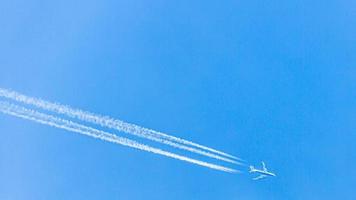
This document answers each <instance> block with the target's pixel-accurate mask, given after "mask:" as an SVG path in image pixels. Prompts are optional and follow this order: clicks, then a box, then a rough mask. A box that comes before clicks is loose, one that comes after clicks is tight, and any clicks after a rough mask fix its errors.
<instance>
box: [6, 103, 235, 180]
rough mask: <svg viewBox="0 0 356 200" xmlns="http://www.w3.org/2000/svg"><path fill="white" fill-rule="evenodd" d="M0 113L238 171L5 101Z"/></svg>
mask: <svg viewBox="0 0 356 200" xmlns="http://www.w3.org/2000/svg"><path fill="white" fill-rule="evenodd" d="M0 112H3V113H5V114H9V115H12V116H16V117H19V118H23V119H27V120H31V121H34V122H38V123H41V124H45V125H48V126H52V127H56V128H60V129H64V130H67V131H71V132H76V133H79V134H83V135H86V136H90V137H93V138H97V139H101V140H104V141H108V142H113V143H116V144H121V145H124V146H128V147H131V148H135V149H139V150H142V151H147V152H151V153H155V154H160V155H163V156H167V157H170V158H174V159H178V160H181V161H186V162H189V163H193V164H196V165H200V166H203V167H208V168H211V169H215V170H219V171H223V172H228V173H238V172H239V171H238V170H235V169H231V168H228V167H224V166H220V165H215V164H212V163H208V162H204V161H200V160H196V159H193V158H189V157H186V156H182V155H178V154H175V153H171V152H167V151H164V150H161V149H158V148H154V147H150V146H147V145H144V144H141V143H138V142H136V141H133V140H130V139H127V138H123V137H119V136H116V135H114V134H111V133H108V132H105V131H101V130H97V129H94V128H91V127H88V126H84V125H81V124H78V123H75V122H72V121H69V120H64V119H61V118H58V117H55V116H52V115H47V114H44V113H40V112H37V111H35V110H31V109H26V108H24V107H21V106H17V105H15V104H11V103H8V102H5V101H0Z"/></svg>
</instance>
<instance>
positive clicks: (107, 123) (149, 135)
mask: <svg viewBox="0 0 356 200" xmlns="http://www.w3.org/2000/svg"><path fill="white" fill-rule="evenodd" d="M0 96H2V97H5V98H8V99H12V100H15V101H18V102H21V103H25V104H28V105H33V106H36V107H39V108H42V109H45V110H48V111H52V112H56V113H59V114H65V115H67V116H69V117H72V118H77V119H79V120H82V121H86V122H90V123H94V124H98V125H100V126H103V127H107V128H112V129H116V130H119V131H123V132H125V133H129V134H132V135H135V136H138V137H142V138H146V139H149V140H153V141H156V142H160V143H163V144H167V145H170V146H173V147H175V148H179V149H183V150H187V151H190V152H193V153H197V154H201V155H204V156H208V157H211V158H215V159H218V160H222V161H226V162H230V163H234V164H241V163H240V162H239V161H243V160H241V159H240V158H237V157H235V156H232V155H230V154H227V153H224V152H221V151H218V150H215V149H212V148H210V147H206V146H203V145H200V144H197V143H193V142H191V141H187V140H184V139H181V138H177V137H174V136H170V135H167V134H165V133H161V132H158V131H154V130H151V129H147V128H143V127H140V126H137V125H134V124H130V123H127V122H124V121H121V120H117V119H112V118H110V117H108V116H100V115H97V114H93V113H90V112H86V111H82V110H79V109H74V108H71V107H70V106H66V105H61V104H57V103H51V102H48V101H44V100H42V99H38V98H33V97H29V96H26V95H23V94H20V93H18V92H15V91H11V90H7V89H2V88H0ZM179 143H180V144H179ZM187 145H188V146H187ZM189 146H191V147H189ZM194 147H195V148H194ZM197 148H199V149H197ZM203 150H205V151H203ZM207 151H210V152H207ZM216 154H219V155H216ZM223 156H225V157H223ZM226 157H228V158H226ZM229 158H230V159H229ZM232 159H237V160H239V161H235V160H232Z"/></svg>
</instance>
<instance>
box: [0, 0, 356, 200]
mask: <svg viewBox="0 0 356 200" xmlns="http://www.w3.org/2000/svg"><path fill="white" fill-rule="evenodd" d="M355 8H356V3H355V2H354V1H346V0H341V1H336V0H334V1H313V2H310V1H304V0H302V1H294V0H293V1H268V2H266V1H254V0H252V1H224V2H218V1H194V2H192V1H150V2H148V1H137V0H133V1H101V2H99V1H92V0H87V1H75V2H73V1H67V0H64V1H33V0H31V1H24V0H23V1H20V0H11V1H8V0H5V1H1V3H0V27H1V29H0V44H1V45H0V69H1V73H0V87H2V88H11V89H14V90H16V91H19V92H22V93H25V94H28V95H30V96H35V97H41V98H44V99H47V100H51V101H57V102H61V103H64V104H69V105H72V106H74V107H78V108H81V109H84V110H90V111H93V112H96V113H101V114H106V115H110V116H113V117H116V118H119V119H122V120H125V121H128V122H133V123H136V124H139V125H142V126H145V127H149V128H152V129H155V130H159V131H164V132H167V133H169V134H172V135H176V136H179V137H182V138H186V139H190V140H193V141H196V142H199V143H202V144H204V145H208V146H211V147H214V148H217V149H221V150H224V151H226V152H229V153H232V154H234V155H237V156H239V157H241V158H243V159H246V160H247V161H249V163H251V164H258V163H259V162H260V161H261V160H265V161H266V162H267V164H268V167H269V168H271V170H273V171H275V172H276V173H277V174H278V177H276V178H273V179H268V180H263V181H260V182H254V181H252V180H251V177H250V176H249V175H248V174H246V173H245V174H241V175H231V174H227V173H223V172H218V171H214V170H210V169H206V168H203V167H199V166H195V165H191V164H188V163H184V162H180V161H177V160H173V159H169V158H165V157H162V156H158V155H153V154H150V153H146V152H142V151H138V150H133V149H130V148H126V147H122V146H118V145H114V144H110V143H106V142H102V141H97V140H95V139H92V138H88V137H83V136H80V135H77V134H72V133H69V132H66V131H63V130H58V129H54V128H51V127H47V126H43V125H40V124H36V123H33V122H29V121H24V120H21V119H17V118H14V117H10V116H6V115H3V114H1V115H0V135H1V140H0V199H76V198H79V199H84V198H85V199H99V198H101V199H251V200H254V199H354V198H355V193H354V185H355V183H356V176H354V175H353V172H352V169H353V168H355V167H356V159H355V156H354V155H355V154H356V151H355V147H354V145H355V139H356V135H355V129H356V126H355V124H356V123H355V119H356V116H355V113H356V105H355V104H356V98H355V97H356V92H355V91H356V81H355V80H356V68H355V65H356V60H355V59H356V57H355V55H356V45H355V44H356V37H355V35H356V26H355V24H356V15H355V13H356V12H355ZM241 169H242V170H246V169H244V168H241ZM345 169H346V170H345Z"/></svg>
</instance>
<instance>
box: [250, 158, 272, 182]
mask: <svg viewBox="0 0 356 200" xmlns="http://www.w3.org/2000/svg"><path fill="white" fill-rule="evenodd" d="M250 173H258V174H260V175H259V176H257V177H255V178H253V180H255V181H256V180H260V179H263V178H266V177H268V176H276V174H274V173H272V172H269V171H268V170H267V168H266V165H265V163H264V162H263V161H262V170H261V169H256V168H255V167H254V166H250Z"/></svg>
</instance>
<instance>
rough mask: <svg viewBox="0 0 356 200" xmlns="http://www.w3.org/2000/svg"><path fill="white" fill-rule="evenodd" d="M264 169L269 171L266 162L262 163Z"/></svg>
mask: <svg viewBox="0 0 356 200" xmlns="http://www.w3.org/2000/svg"><path fill="white" fill-rule="evenodd" d="M262 168H263V171H267V168H266V164H265V162H262Z"/></svg>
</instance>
